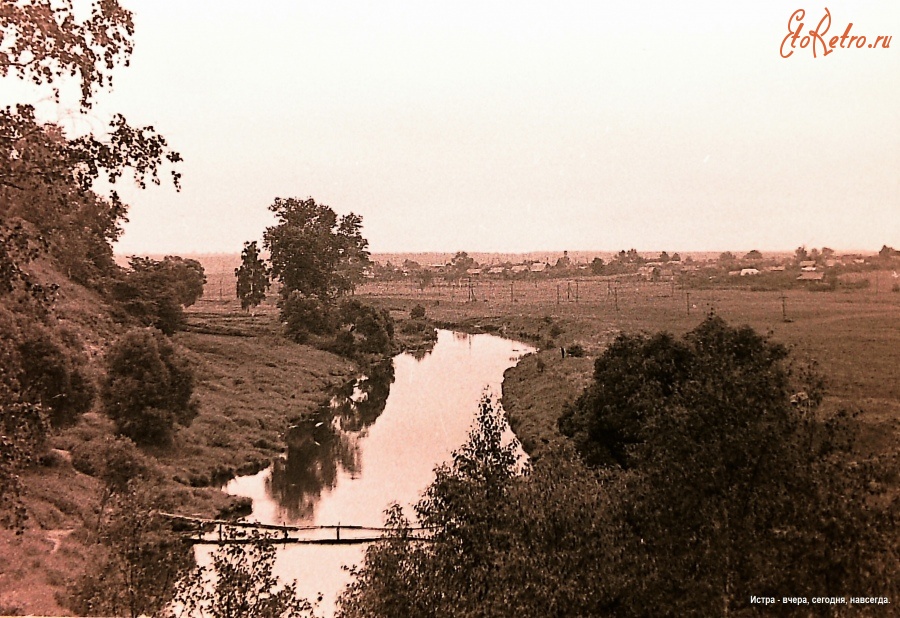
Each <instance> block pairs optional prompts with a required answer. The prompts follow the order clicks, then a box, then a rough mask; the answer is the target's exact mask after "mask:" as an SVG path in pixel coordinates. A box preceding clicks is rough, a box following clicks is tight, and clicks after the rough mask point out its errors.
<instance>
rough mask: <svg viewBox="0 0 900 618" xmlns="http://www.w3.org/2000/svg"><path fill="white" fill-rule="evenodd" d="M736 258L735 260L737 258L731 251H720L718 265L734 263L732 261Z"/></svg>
mask: <svg viewBox="0 0 900 618" xmlns="http://www.w3.org/2000/svg"><path fill="white" fill-rule="evenodd" d="M736 260H737V258H736V257H734V254H733V253H732V252H731V251H723V252H722V253H720V254H719V265H720V266H726V267H727V266H730V265H731V264H734V262H735V261H736Z"/></svg>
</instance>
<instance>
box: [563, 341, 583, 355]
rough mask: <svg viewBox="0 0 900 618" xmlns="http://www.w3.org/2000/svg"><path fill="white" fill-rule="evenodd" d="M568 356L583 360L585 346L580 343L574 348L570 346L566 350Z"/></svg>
mask: <svg viewBox="0 0 900 618" xmlns="http://www.w3.org/2000/svg"><path fill="white" fill-rule="evenodd" d="M566 355H567V356H574V357H575V358H581V357H583V356H584V346H582V345H581V344H580V343H576V344H575V345H573V346H569V347H568V348H567V349H566Z"/></svg>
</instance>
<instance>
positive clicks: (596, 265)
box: [591, 257, 604, 275]
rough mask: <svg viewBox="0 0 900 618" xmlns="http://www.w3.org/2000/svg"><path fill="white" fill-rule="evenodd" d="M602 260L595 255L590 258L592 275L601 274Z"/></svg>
mask: <svg viewBox="0 0 900 618" xmlns="http://www.w3.org/2000/svg"><path fill="white" fill-rule="evenodd" d="M603 266H604V264H603V260H602V259H601V258H598V257H595V258H594V259H593V260H591V274H592V275H602V274H603Z"/></svg>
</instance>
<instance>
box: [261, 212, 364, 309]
mask: <svg viewBox="0 0 900 618" xmlns="http://www.w3.org/2000/svg"><path fill="white" fill-rule="evenodd" d="M269 210H271V211H272V212H273V213H275V216H276V218H277V219H278V223H277V224H276V225H274V226H271V227H269V228H266V231H265V233H264V234H263V244H264V246H265V248H266V249H267V250H268V251H269V254H270V258H269V261H270V263H271V265H272V275H273V276H274V277H275V278H276V279H277V280H278V281H279V282H280V283H281V284H282V287H281V294H282V298H287V297H288V296H289V295H290V294H291V293H292V292H295V291H296V292H300V293H301V294H303V295H304V296H315V297H317V298H319V299H320V300H322V301H324V302H331V301H333V300H334V299H335V298H337V297H338V296H342V295H343V294H346V293H347V292H351V291H352V290H353V289H354V288H355V287H356V285H357V284H358V283H359V282H360V281H361V280H362V274H363V270H364V269H365V268H366V267H367V266H368V265H369V264H370V261H369V252H368V244H369V242H368V241H367V240H366V239H365V238H363V236H362V217H360V216H358V215H355V214H353V213H350V214H348V215H344V216H342V217H340V218H338V216H337V215H336V214H335V212H334V211H333V210H332V209H331V208H329V207H328V206H326V205H324V204H316V202H315V200H313V198H307V199H305V200H301V199H297V198H287V199H282V198H276V199H275V202H274V203H273V204H272V205H271V206H269Z"/></svg>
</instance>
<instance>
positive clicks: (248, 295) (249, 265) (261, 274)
mask: <svg viewBox="0 0 900 618" xmlns="http://www.w3.org/2000/svg"><path fill="white" fill-rule="evenodd" d="M269 275H270V273H269V267H268V266H266V263H265V262H264V261H263V259H262V258H261V257H260V256H259V247H257V246H256V241H255V240H254V241H253V242H245V243H244V250H243V251H242V252H241V265H240V266H239V267H238V268H235V269H234V276H235V277H237V296H238V298H240V299H241V309H243V310H244V311H247V310H248V309H250V307H256V306H257V305H259V303H261V302H262V301H263V300H265V298H266V291H267V290H268V289H269V285H270V282H269Z"/></svg>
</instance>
